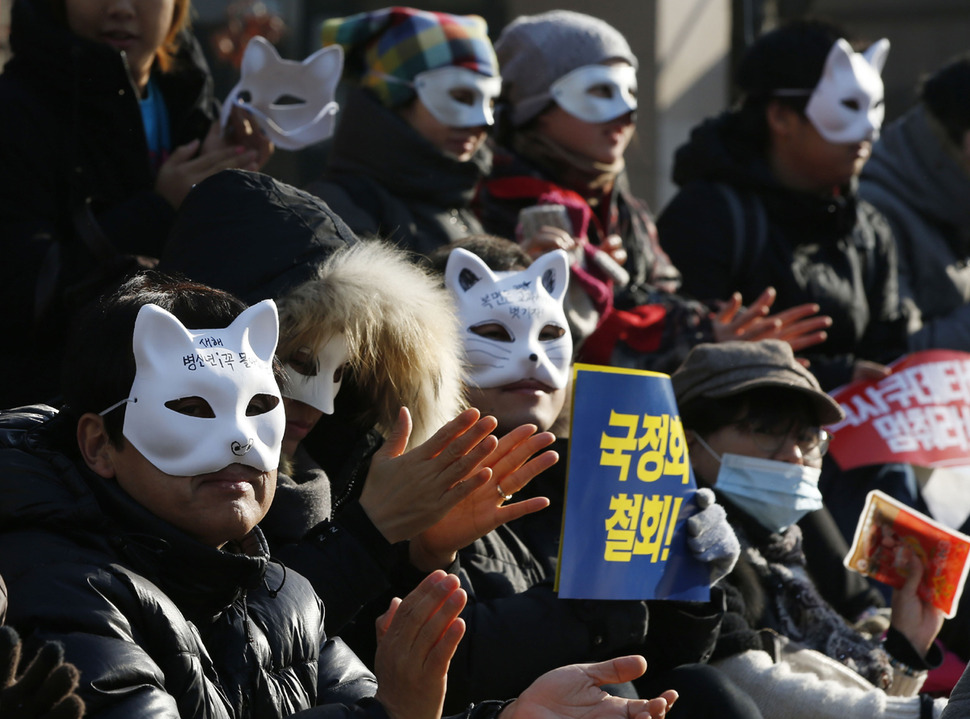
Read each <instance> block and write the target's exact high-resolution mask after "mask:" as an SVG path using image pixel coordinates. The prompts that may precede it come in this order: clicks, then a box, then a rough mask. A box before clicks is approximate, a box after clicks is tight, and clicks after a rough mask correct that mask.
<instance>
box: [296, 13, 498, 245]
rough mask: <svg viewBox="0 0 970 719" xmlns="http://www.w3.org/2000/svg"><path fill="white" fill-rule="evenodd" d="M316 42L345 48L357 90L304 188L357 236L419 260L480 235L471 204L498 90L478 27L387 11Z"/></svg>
mask: <svg viewBox="0 0 970 719" xmlns="http://www.w3.org/2000/svg"><path fill="white" fill-rule="evenodd" d="M322 40H323V44H324V45H332V44H339V45H341V46H342V47H343V48H344V52H345V53H346V64H345V77H346V78H348V79H350V80H352V81H354V82H356V83H357V84H358V85H359V87H357V88H354V90H353V91H352V92H351V93H350V95H349V97H348V99H347V102H346V104H345V105H344V106H343V108H342V109H341V112H340V117H339V124H338V126H337V131H336V134H335V136H334V142H333V147H332V149H331V153H330V157H329V158H328V162H327V167H326V169H325V170H324V172H323V176H322V177H321V178H320V179H319V180H318V181H316V182H314V183H312V184H311V185H310V186H309V188H308V189H309V190H310V191H311V192H312V193H314V194H315V195H318V196H320V197H322V198H323V199H324V200H326V201H327V204H329V205H330V206H331V207H332V208H333V209H334V210H335V211H336V212H337V214H339V215H340V216H341V217H342V218H343V219H344V221H346V222H347V224H348V225H350V227H351V229H352V230H354V232H356V233H357V234H358V235H361V236H368V235H380V236H382V237H386V238H388V239H391V240H393V241H394V242H396V243H397V244H399V245H401V246H402V247H405V248H407V249H411V250H414V251H416V252H420V253H428V252H430V251H431V250H433V249H435V248H436V247H439V246H441V245H445V244H447V243H448V242H451V241H452V240H456V239H461V238H463V237H465V236H466V235H468V234H470V233H475V232H481V225H480V224H479V222H478V220H477V219H476V218H475V216H474V215H473V214H472V212H471V210H470V209H469V204H470V203H471V200H472V197H473V195H474V192H475V187H476V185H477V183H478V181H479V179H481V177H482V176H483V175H484V174H487V172H488V170H489V167H490V165H491V154H490V152H489V151H488V150H487V148H485V147H484V142H485V135H486V131H487V129H488V126H489V125H491V124H492V122H493V120H492V102H493V100H494V99H495V98H496V97H497V96H498V93H499V89H500V88H501V80H500V79H499V77H498V62H497V61H496V59H495V52H494V50H493V49H492V43H491V41H490V40H489V39H488V29H487V26H486V24H485V21H484V20H483V19H482V18H480V17H478V16H476V15H451V14H449V13H438V12H427V11H424V10H416V9H413V8H407V7H393V8H385V9H383V10H376V11H373V12H365V13H360V14H358V15H352V16H350V17H346V18H334V19H331V20H328V21H327V22H326V23H324V25H323V30H322Z"/></svg>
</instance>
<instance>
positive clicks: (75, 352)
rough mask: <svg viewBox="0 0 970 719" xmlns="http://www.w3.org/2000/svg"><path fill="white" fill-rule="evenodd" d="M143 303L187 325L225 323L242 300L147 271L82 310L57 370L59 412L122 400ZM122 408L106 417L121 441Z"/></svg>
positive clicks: (73, 412) (114, 438)
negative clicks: (62, 403) (61, 401)
mask: <svg viewBox="0 0 970 719" xmlns="http://www.w3.org/2000/svg"><path fill="white" fill-rule="evenodd" d="M148 304H153V305H158V306H159V307H161V308H162V309H164V310H167V311H168V312H171V313H172V314H173V315H175V316H176V317H177V318H178V319H179V321H180V322H181V323H182V324H183V325H185V326H186V327H187V328H188V329H206V328H212V329H221V328H224V327H228V326H229V325H230V324H232V321H233V320H234V319H235V318H236V317H237V316H239V314H240V313H241V312H242V311H243V310H245V309H246V307H247V305H246V303H245V302H243V301H242V300H240V299H239V298H237V297H236V296H234V295H231V294H229V293H228V292H223V291H222V290H217V289H213V288H212V287H208V286H207V285H203V284H199V283H197V282H191V281H189V280H187V279H184V278H182V277H179V276H174V275H167V274H164V273H162V272H157V271H155V270H146V271H143V272H140V273H138V274H137V275H135V276H133V277H132V278H131V279H129V280H127V281H126V282H125V283H124V284H122V285H121V286H120V287H119V288H118V289H117V290H116V291H114V292H113V293H111V294H108V295H105V296H104V297H102V298H101V299H100V300H99V301H98V302H97V303H95V304H94V305H92V306H91V307H90V308H88V309H87V310H85V311H84V312H83V313H82V314H81V316H80V318H79V320H78V322H77V323H76V324H75V325H74V327H73V329H72V332H71V335H70V339H69V341H68V344H67V355H66V357H65V360H64V362H63V370H62V372H61V386H62V387H63V393H64V400H65V407H64V411H65V412H67V413H69V414H70V415H71V416H73V417H75V418H77V417H80V416H81V415H82V414H85V413H86V412H102V411H104V410H105V409H107V408H108V407H110V406H111V405H113V404H115V403H116V402H119V401H121V400H123V399H125V398H126V397H127V396H128V394H129V392H130V391H131V385H132V383H133V382H134V381H135V355H134V352H133V350H132V345H131V340H132V335H133V333H134V329H135V318H136V317H137V316H138V311H139V310H140V309H141V308H142V307H143V306H144V305H148ZM124 416H125V412H124V406H121V407H119V408H118V409H117V410H115V411H114V412H110V413H108V414H107V415H105V429H106V431H107V433H108V437H109V438H110V440H111V441H112V442H113V443H114V444H115V445H118V446H120V444H121V441H122V440H121V429H122V425H123V422H124Z"/></svg>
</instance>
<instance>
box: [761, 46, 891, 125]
mask: <svg viewBox="0 0 970 719" xmlns="http://www.w3.org/2000/svg"><path fill="white" fill-rule="evenodd" d="M888 54H889V40H886V39H885V38H883V39H882V40H879V41H877V42H874V43H873V44H872V45H871V46H870V47H869V49H868V50H866V51H865V52H864V53H858V52H854V51H853V50H852V46H851V45H849V43H848V42H846V41H845V40H843V39H841V38H840V39H839V40H837V41H836V42H835V44H834V45H833V46H832V49H831V50H830V51H829V54H828V58H826V60H825V67H824V68H823V70H822V77H821V78H820V79H819V81H818V85H816V86H815V90H814V91H813V92H812V94H811V97H810V98H809V100H808V105H807V106H806V107H805V115H806V116H807V117H808V119H809V120H811V122H812V124H813V125H814V126H815V129H816V130H818V132H819V134H820V135H821V136H822V137H824V138H825V139H826V140H828V141H829V142H833V143H854V142H863V141H864V140H875V139H876V138H877V137H879V129H880V128H881V127H882V121H883V118H884V117H885V114H886V108H885V105H884V103H883V95H884V89H883V84H882V77H881V76H880V73H881V72H882V68H883V65H885V64H886V56H887V55H888ZM777 94H781V93H777Z"/></svg>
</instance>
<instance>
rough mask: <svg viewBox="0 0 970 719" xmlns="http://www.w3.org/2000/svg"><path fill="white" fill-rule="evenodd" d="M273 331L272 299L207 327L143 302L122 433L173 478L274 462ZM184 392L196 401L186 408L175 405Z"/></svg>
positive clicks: (278, 404)
mask: <svg viewBox="0 0 970 719" xmlns="http://www.w3.org/2000/svg"><path fill="white" fill-rule="evenodd" d="M278 337H279V317H278V315H277V311H276V305H275V304H274V303H273V302H272V300H264V301H263V302H260V303H259V304H256V305H253V306H252V307H250V308H249V309H247V310H246V311H245V312H243V313H242V314H240V315H239V316H238V317H237V318H236V319H235V320H234V321H233V323H232V324H231V325H229V326H228V327H226V328H225V329H214V330H189V329H186V328H185V326H184V325H183V324H182V323H181V322H179V320H178V318H176V317H175V316H174V315H172V314H171V313H169V312H167V311H165V310H163V309H162V308H161V307H158V306H157V305H145V306H144V307H142V308H141V309H140V310H139V311H138V316H137V318H136V319H135V331H134V334H133V336H132V349H133V350H134V354H135V380H134V382H133V383H132V385H131V392H130V394H129V396H128V399H127V402H128V407H127V409H126V411H125V421H124V425H123V427H122V434H123V435H124V436H125V438H126V439H127V440H128V441H129V442H131V444H132V446H134V447H135V449H137V450H138V451H139V452H141V454H142V455H144V457H145V458H146V459H147V460H148V461H149V462H151V463H152V464H153V465H155V467H157V468H158V469H160V470H161V471H162V472H164V473H165V474H170V475H174V476H177V477H193V476H197V475H201V474H209V473H211V472H218V471H219V470H221V469H224V468H225V467H228V466H229V465H231V464H237V463H238V464H245V465H248V466H250V467H255V468H256V469H258V470H260V471H262V472H268V471H270V470H272V469H276V468H277V467H278V466H279V462H280V449H281V445H282V442H283V431H284V429H285V426H286V416H285V414H284V411H283V403H282V401H281V399H280V392H279V388H278V387H277V384H276V378H275V376H274V375H273V353H274V352H275V351H276V341H277V339H278ZM190 397H191V398H198V400H199V401H194V402H192V403H190V404H189V405H188V407H191V409H192V412H193V413H192V414H185V413H183V412H185V411H186V410H185V409H183V410H182V411H179V410H180V408H182V407H183V403H178V402H177V400H184V399H185V398H190ZM119 404H121V403H119ZM115 406H118V405H115ZM111 409H113V408H110V407H109V408H108V409H107V410H105V412H102V414H105V413H107V412H108V411H110V410H111ZM200 409H201V410H202V411H199V410H200Z"/></svg>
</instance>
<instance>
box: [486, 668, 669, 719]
mask: <svg viewBox="0 0 970 719" xmlns="http://www.w3.org/2000/svg"><path fill="white" fill-rule="evenodd" d="M646 669H647V662H646V660H645V659H644V658H643V657H641V656H638V655H631V656H626V657H617V658H616V659H610V660H608V661H605V662H599V663H596V664H571V665H569V666H565V667H560V668H559V669H553V670H552V671H551V672H547V673H545V674H543V675H542V676H541V677H539V678H538V679H536V680H535V681H534V682H532V684H530V685H529V687H528V688H527V689H526V690H525V691H524V692H522V694H520V695H519V698H518V699H516V700H515V701H514V702H512V703H511V704H509V705H508V706H507V707H505V709H503V710H502V713H501V714H500V715H499V717H500V719H580V718H582V719H663V717H665V716H666V715H667V711H668V710H669V709H670V707H672V706H673V704H674V702H675V701H677V692H675V691H673V690H672V689H671V690H668V691H665V692H664V693H663V694H662V695H661V696H659V697H657V698H655V699H623V698H621V697H614V696H610V695H609V694H607V693H606V692H604V691H603V690H602V689H600V686H602V685H603V684H619V683H621V682H628V681H631V680H633V679H636V678H637V677H639V676H640V675H641V674H643V673H644V672H645V671H646Z"/></svg>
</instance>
